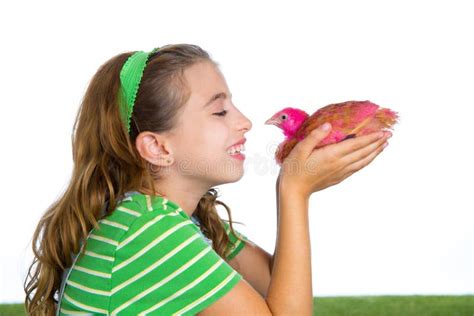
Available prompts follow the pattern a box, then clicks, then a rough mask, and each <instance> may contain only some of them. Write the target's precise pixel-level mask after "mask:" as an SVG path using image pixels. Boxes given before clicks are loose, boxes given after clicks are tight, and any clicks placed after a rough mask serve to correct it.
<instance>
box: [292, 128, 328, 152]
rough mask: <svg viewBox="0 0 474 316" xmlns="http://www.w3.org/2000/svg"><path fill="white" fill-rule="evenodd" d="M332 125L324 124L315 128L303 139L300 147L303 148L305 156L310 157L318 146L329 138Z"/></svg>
mask: <svg viewBox="0 0 474 316" xmlns="http://www.w3.org/2000/svg"><path fill="white" fill-rule="evenodd" d="M331 128H332V126H331V124H330V123H324V124H323V125H321V126H319V127H318V128H315V129H314V130H312V131H311V133H309V134H308V136H306V137H305V139H303V140H302V141H301V142H300V144H299V145H302V146H301V150H302V151H303V154H305V155H306V156H309V155H310V154H311V152H312V151H313V150H314V147H316V145H318V144H319V143H320V142H321V141H322V140H323V139H324V138H326V136H328V134H329V132H330V131H331Z"/></svg>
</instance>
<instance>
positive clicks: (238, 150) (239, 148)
mask: <svg viewBox="0 0 474 316" xmlns="http://www.w3.org/2000/svg"><path fill="white" fill-rule="evenodd" d="M243 150H245V147H244V145H239V146H235V147H232V148H231V149H230V150H229V151H228V153H229V154H231V155H234V154H235V153H237V152H239V153H240V152H241V151H243Z"/></svg>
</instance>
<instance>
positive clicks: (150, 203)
mask: <svg viewBox="0 0 474 316" xmlns="http://www.w3.org/2000/svg"><path fill="white" fill-rule="evenodd" d="M115 211H119V212H127V211H130V212H129V214H130V215H135V216H141V215H145V214H149V213H150V212H154V213H160V214H169V213H179V214H182V213H184V211H183V210H182V209H181V208H180V207H179V206H178V205H177V204H175V203H174V202H172V201H170V200H168V199H167V198H165V197H162V196H151V195H147V194H143V193H140V192H137V191H131V192H127V193H125V196H124V198H123V199H121V200H120V201H119V203H117V207H116V209H115ZM115 211H114V212H115ZM183 215H184V214H183Z"/></svg>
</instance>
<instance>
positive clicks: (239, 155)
mask: <svg viewBox="0 0 474 316" xmlns="http://www.w3.org/2000/svg"><path fill="white" fill-rule="evenodd" d="M231 157H234V158H235V159H239V160H245V155H244V154H242V153H238V154H233V155H231Z"/></svg>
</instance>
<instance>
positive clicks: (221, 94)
mask: <svg viewBox="0 0 474 316" xmlns="http://www.w3.org/2000/svg"><path fill="white" fill-rule="evenodd" d="M226 98H227V94H226V93H225V92H219V93H216V94H214V95H213V96H212V97H211V98H210V99H209V101H207V103H206V104H204V107H206V106H208V105H210V104H211V103H212V102H214V101H215V100H217V99H224V100H225V99H226ZM230 98H232V93H231V94H230Z"/></svg>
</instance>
